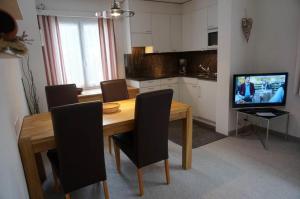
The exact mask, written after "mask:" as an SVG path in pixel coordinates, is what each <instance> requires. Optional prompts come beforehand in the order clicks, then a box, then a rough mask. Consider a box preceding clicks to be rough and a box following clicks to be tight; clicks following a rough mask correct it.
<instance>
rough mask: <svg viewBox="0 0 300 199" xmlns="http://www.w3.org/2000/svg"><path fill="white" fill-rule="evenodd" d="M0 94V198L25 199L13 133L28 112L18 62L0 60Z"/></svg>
mask: <svg viewBox="0 0 300 199" xmlns="http://www.w3.org/2000/svg"><path fill="white" fill-rule="evenodd" d="M0 93H1V95H0V110H1V111H0V127H1V128H0V137H1V139H0V160H1V163H0V176H1V177H0V198H3V199H4V198H5V199H16V198H24V199H26V198H29V197H28V193H27V186H26V182H25V177H24V173H23V167H22V163H21V160H20V155H19V149H18V142H17V140H18V137H17V134H18V132H19V127H20V124H21V122H22V119H23V116H25V115H27V114H28V109H27V105H26V100H25V97H24V92H23V87H22V83H21V69H20V63H19V60H18V59H2V58H0ZM16 129H17V132H16Z"/></svg>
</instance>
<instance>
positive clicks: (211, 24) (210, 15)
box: [207, 4, 218, 29]
mask: <svg viewBox="0 0 300 199" xmlns="http://www.w3.org/2000/svg"><path fill="white" fill-rule="evenodd" d="M207 27H208V29H213V28H217V27H218V5H217V4H214V5H211V6H209V7H208V8H207Z"/></svg>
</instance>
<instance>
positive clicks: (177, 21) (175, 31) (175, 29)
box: [171, 15, 182, 52]
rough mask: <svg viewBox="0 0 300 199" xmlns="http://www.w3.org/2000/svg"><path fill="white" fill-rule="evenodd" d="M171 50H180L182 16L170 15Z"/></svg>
mask: <svg viewBox="0 0 300 199" xmlns="http://www.w3.org/2000/svg"><path fill="white" fill-rule="evenodd" d="M171 50H172V51H175V52H178V51H181V50H182V16H181V15H171Z"/></svg>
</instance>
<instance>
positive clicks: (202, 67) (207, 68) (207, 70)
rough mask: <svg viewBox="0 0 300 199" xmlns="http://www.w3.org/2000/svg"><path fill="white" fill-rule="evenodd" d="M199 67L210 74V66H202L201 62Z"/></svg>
mask: <svg viewBox="0 0 300 199" xmlns="http://www.w3.org/2000/svg"><path fill="white" fill-rule="evenodd" d="M199 68H200V69H201V70H203V71H204V72H206V73H207V74H210V68H209V67H208V66H207V67H204V66H202V64H200V65H199Z"/></svg>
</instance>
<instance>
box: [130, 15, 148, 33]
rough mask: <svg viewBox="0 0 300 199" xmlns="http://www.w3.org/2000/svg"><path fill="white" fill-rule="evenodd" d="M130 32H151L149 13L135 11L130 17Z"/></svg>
mask: <svg viewBox="0 0 300 199" xmlns="http://www.w3.org/2000/svg"><path fill="white" fill-rule="evenodd" d="M130 32H131V33H148V34H149V33H151V14H150V13H135V15H134V16H133V17H131V18H130Z"/></svg>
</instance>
